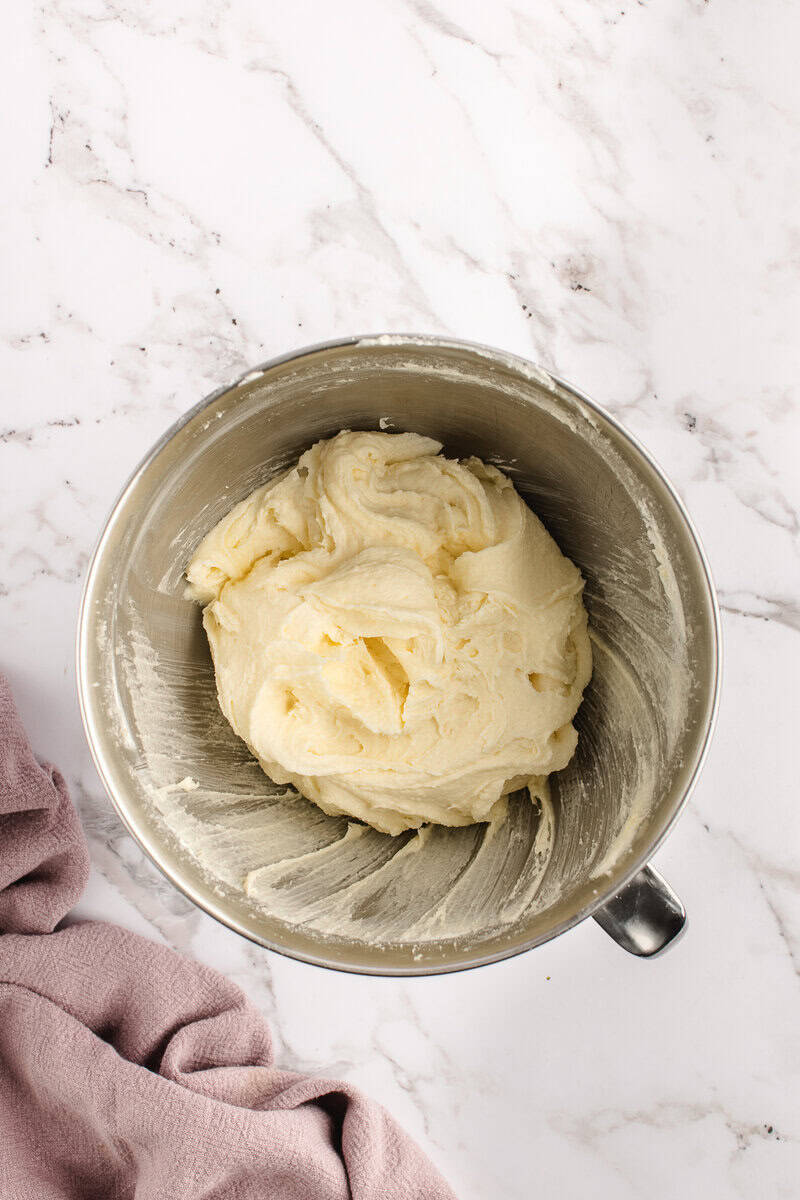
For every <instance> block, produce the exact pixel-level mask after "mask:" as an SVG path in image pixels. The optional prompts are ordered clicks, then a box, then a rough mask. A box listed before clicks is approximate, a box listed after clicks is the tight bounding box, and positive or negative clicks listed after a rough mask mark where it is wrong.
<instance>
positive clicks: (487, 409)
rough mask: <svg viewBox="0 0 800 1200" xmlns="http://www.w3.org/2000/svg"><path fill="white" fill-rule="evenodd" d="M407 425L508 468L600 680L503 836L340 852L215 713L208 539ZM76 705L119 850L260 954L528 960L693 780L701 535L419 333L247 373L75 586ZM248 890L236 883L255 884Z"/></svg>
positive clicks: (635, 461) (447, 835) (162, 450)
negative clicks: (531, 949) (195, 596)
mask: <svg viewBox="0 0 800 1200" xmlns="http://www.w3.org/2000/svg"><path fill="white" fill-rule="evenodd" d="M377 428H381V429H387V430H392V431H398V430H413V431H416V432H419V433H423V434H428V435H430V436H432V437H435V438H438V439H439V440H440V441H441V442H442V443H443V445H444V448H445V451H446V453H447V454H449V455H452V456H463V455H468V454H477V455H479V456H480V457H481V458H483V459H485V460H487V461H489V462H493V463H495V464H497V465H499V466H500V467H501V468H502V469H503V470H505V471H506V472H507V473H508V474H509V475H510V476H511V478H512V479H513V481H514V483H515V485H516V486H517V488H518V489H519V491H520V492H521V494H522V495H523V497H524V498H525V499H526V501H527V502H528V503H529V504H530V505H531V507H532V508H533V509H534V511H535V512H536V513H537V514H538V516H539V517H540V518H541V519H542V521H543V522H544V524H545V525H546V526H547V528H548V529H549V530H550V532H551V533H552V535H553V536H554V537H555V539H556V541H557V542H558V543H559V545H560V546H561V548H562V550H563V551H564V552H565V553H566V554H567V555H569V557H570V558H572V559H573V560H574V561H575V562H576V563H577V564H578V566H579V567H580V568H581V570H582V572H583V574H584V577H585V579H586V591H585V602H586V605H587V608H588V611H589V618H590V625H591V630H592V643H593V653H594V675H593V678H592V682H591V684H590V686H589V689H588V691H587V693H586V696H585V699H584V703H583V705H582V707H581V709H580V711H579V713H578V717H577V720H576V724H577V726H578V729H579V733H580V737H579V743H578V751H577V753H576V755H575V757H574V759H573V761H572V762H571V763H570V765H569V767H568V768H567V769H566V770H565V771H563V772H561V773H560V774H559V775H557V776H554V777H553V778H552V781H551V782H552V804H551V805H549V806H548V805H543V806H536V805H534V804H533V803H531V801H530V800H529V798H528V797H527V794H526V793H521V794H519V795H517V796H516V797H514V798H512V801H511V804H510V815H509V819H508V820H507V821H506V823H505V824H504V825H502V826H501V827H499V828H495V827H492V829H491V830H489V827H487V826H481V825H478V826H472V827H469V828H465V829H431V830H429V831H427V832H426V834H425V835H424V836H423V837H418V836H417V835H415V834H410V833H409V834H404V835H402V836H401V837H399V838H390V837H388V836H386V835H382V834H379V833H376V832H374V831H372V830H370V831H368V832H367V833H366V835H364V836H361V837H359V838H352V837H348V823H347V821H346V820H345V819H344V818H334V817H328V816H326V815H325V814H323V813H322V812H320V811H319V810H318V809H316V808H315V807H314V806H313V805H312V804H310V803H308V802H307V801H305V800H304V799H302V798H300V797H297V796H296V795H295V794H294V793H291V792H287V790H286V789H285V788H280V787H277V786H276V785H274V784H272V783H271V782H270V781H269V780H268V779H267V778H266V777H265V776H264V775H263V773H262V771H261V770H260V768H259V767H258V765H257V764H256V763H255V762H254V760H253V759H252V758H251V756H250V754H249V752H248V751H247V749H246V747H245V746H244V744H243V743H242V742H241V741H240V740H239V739H238V738H237V737H236V736H235V735H234V733H233V732H232V730H231V729H230V727H229V726H228V724H227V722H226V721H225V719H224V717H223V716H222V714H221V712H220V710H219V707H218V704H217V699H216V691H215V686H214V677H213V668H212V664H211V659H210V655H209V651H208V646H207V643H206V639H205V634H204V632H203V629H202V626H201V621H200V611H199V609H198V608H197V607H196V606H195V605H194V604H192V603H190V602H189V601H187V600H186V599H184V596H183V587H184V580H183V570H184V567H185V566H186V563H187V561H188V559H189V558H190V557H191V554H192V551H193V550H194V548H195V546H196V545H197V543H198V542H199V541H200V539H201V538H202V536H203V535H204V534H205V533H206V532H207V530H208V529H209V528H210V527H211V526H212V525H214V524H215V522H216V521H217V520H219V518H220V517H221V516H223V515H224V513H225V512H227V511H228V510H229V509H230V508H231V507H232V506H233V504H235V503H236V502H237V501H238V500H240V499H242V498H243V497H244V496H246V495H247V494H248V493H249V492H250V491H252V490H253V489H254V488H255V487H257V486H258V485H259V484H261V483H264V482H265V481H267V480H268V479H270V478H271V477H273V476H274V475H276V474H277V473H279V472H280V471H282V470H284V469H285V468H286V467H287V466H289V465H291V464H292V463H293V462H294V461H295V460H296V459H297V457H298V456H299V455H300V454H301V453H302V451H303V450H305V449H306V448H307V447H308V446H310V445H311V444H312V443H313V442H315V441H316V440H318V439H319V438H324V437H329V436H331V435H333V434H335V433H337V432H338V431H339V430H341V429H377ZM80 673H81V693H82V702H83V706H84V714H85V718H86V723H87V730H88V732H89V738H90V742H91V744H92V749H93V753H94V755H95V758H96V761H97V764H98V766H99V768H100V771H101V774H102V776H103V778H104V780H105V782H106V786H107V787H108V789H109V792H110V794H111V795H112V797H113V799H114V801H115V803H116V805H117V807H118V810H119V812H120V814H121V815H122V817H123V819H124V820H125V822H126V824H127V825H128V827H129V829H130V830H131V832H133V833H134V835H135V836H136V837H137V838H138V840H139V841H140V842H141V843H142V845H143V846H144V848H145V849H146V850H147V851H148V853H149V854H150V855H151V856H152V857H153V858H154V860H155V861H156V862H157V863H158V865H159V866H160V867H161V868H162V869H163V870H164V871H165V873H166V874H167V875H168V876H169V877H170V878H172V879H173V880H174V882H176V883H177V884H178V885H179V886H180V887H181V888H182V889H183V890H184V891H185V892H186V893H187V894H188V895H189V896H191V898H192V899H194V900H195V901H196V902H197V903H199V904H201V905H202V906H203V907H204V908H206V909H207V910H208V911H209V912H211V913H212V914H213V915H215V916H217V917H219V918H220V919H222V920H224V921H225V922H226V923H227V924H229V925H230V926H232V927H233V928H235V929H237V930H239V931H240V932H242V933H245V934H247V935H248V936H250V937H253V938H254V939H256V940H257V941H259V942H261V943H262V944H264V945H268V946H271V947H273V948H275V949H279V950H282V951H284V952H287V953H290V954H293V955H295V956H297V957H301V958H305V959H308V960H310V961H313V962H320V963H323V964H325V965H330V966H338V967H344V968H348V969H352V970H362V971H376V972H388V973H414V972H420V971H437V970H448V969H453V968H454V967H459V966H467V965H473V964H474V963H476V962H481V961H488V960H491V959H492V958H496V957H500V956H503V955H505V954H508V953H513V952H514V951H515V950H518V949H520V948H524V947H527V946H529V945H533V944H536V943H537V942H540V941H543V940H545V939H546V938H547V937H549V936H552V934H553V933H556V932H559V931H560V930H561V929H563V928H566V927H567V926H568V925H570V924H572V923H574V922H575V921H576V920H578V919H580V917H581V916H583V915H585V913H586V912H587V911H589V910H590V909H591V907H592V906H593V905H596V904H597V903H598V901H599V900H601V899H603V898H606V897H608V896H609V895H610V894H613V892H614V891H615V890H617V887H618V886H619V884H620V883H621V882H622V881H623V880H624V879H625V878H626V877H627V876H628V875H629V874H630V873H631V871H632V870H633V869H635V868H636V867H637V866H638V865H639V863H640V862H641V861H642V860H643V859H644V857H645V856H646V855H647V853H648V852H649V851H650V849H651V848H652V846H653V845H654V844H655V843H656V842H657V841H658V840H659V838H660V837H661V836H662V835H663V833H664V832H665V830H666V829H667V827H668V825H669V823H670V821H671V820H672V819H673V817H674V815H675V813H676V812H677V810H678V808H679V807H680V804H681V802H682V799H683V797H684V795H685V792H686V790H687V787H688V785H689V783H690V781H691V779H692V777H693V774H694V771H695V769H696V767H697V763H698V761H699V758H700V755H701V753H702V749H703V745H704V742H705V737H706V733H707V729H708V724H709V721H710V717H711V713H712V709H713V702H714V692H715V684H716V635H715V622H714V610H713V601H712V599H711V593H710V588H709V583H708V579H707V576H706V573H705V570H704V567H703V562H702V559H701V557H700V554H699V552H698V550H697V546H696V543H695V541H694V539H693V536H692V534H691V531H690V529H689V527H688V525H687V524H686V521H685V518H684V517H683V515H682V512H681V510H680V508H679V506H678V504H677V503H676V501H675V499H674V497H673V495H672V493H671V492H670V490H669V488H668V487H667V486H666V485H665V484H664V482H663V480H662V478H661V477H660V475H659V473H658V472H657V471H656V470H655V469H654V467H653V466H652V465H651V463H650V462H649V460H648V459H647V458H646V457H645V456H644V455H642V454H641V452H640V451H639V450H638V449H637V448H636V447H635V446H634V445H633V443H631V441H630V440H629V439H628V438H627V437H626V436H625V435H624V434H623V433H622V432H621V431H620V430H619V429H618V428H617V427H616V426H615V425H614V424H613V423H612V422H610V421H609V420H608V419H607V418H606V417H605V416H604V415H603V414H601V413H599V412H598V411H597V410H595V409H594V408H592V407H591V406H589V405H588V404H587V403H586V402H585V401H583V400H582V399H581V398H580V397H579V396H577V395H576V394H575V393H574V392H572V391H571V390H570V389H568V388H566V387H565V386H563V385H561V384H558V383H556V382H555V381H553V380H552V379H551V378H550V377H549V376H546V375H544V374H543V373H541V372H538V371H536V370H535V369H534V368H532V367H531V366H530V365H528V364H524V363H522V362H520V360H514V359H510V358H507V357H506V356H503V355H500V354H499V353H493V352H485V351H482V350H481V349H479V348H475V347H465V346H462V345H459V344H448V343H442V342H434V341H426V340H425V339H390V338H387V339H380V338H378V339H362V340H361V341H359V342H354V343H347V344H342V345H337V346H330V347H323V348H321V349H318V350H314V351H309V352H306V353H304V354H302V355H300V356H298V357H295V358H291V359H287V360H284V361H282V362H279V363H276V364H273V365H271V366H268V367H267V368H265V369H264V370H263V371H258V372H253V373H251V375H250V376H247V377H245V379H244V380H243V381H241V382H240V383H239V384H238V385H236V386H234V387H232V388H231V389H229V390H227V391H225V392H223V393H221V394H218V395H217V396H216V397H213V398H212V399H211V400H210V401H209V402H207V403H206V404H205V405H204V406H200V407H199V408H198V409H197V410H195V411H194V412H193V413H190V414H189V415H188V417H187V418H186V419H185V420H184V421H183V422H182V423H181V424H180V425H179V426H178V427H176V428H175V429H174V430H172V431H170V433H169V434H168V435H167V437H166V438H165V439H164V440H163V441H162V443H161V444H160V445H159V446H158V447H156V449H155V450H154V452H153V453H152V454H151V456H150V457H149V458H148V460H146V461H145V463H144V464H142V466H141V467H140V468H139V470H138V472H137V473H136V475H135V476H134V478H133V480H132V481H131V483H130V484H129V486H128V488H127V489H126V491H125V493H124V494H123V496H122V497H121V499H120V501H119V503H118V505H117V507H116V508H115V510H114V513H113V514H112V518H111V520H110V522H109V525H108V526H107V529H106V531H105V534H104V536H103V539H102V540H101V544H100V546H99V548H98V552H97V555H96V557H95V560H94V563H93V566H92V569H91V571H90V576H89V580H88V583H87V592H86V596H85V602H84V610H83V615H82V629H81V644H80ZM245 881H246V886H245Z"/></svg>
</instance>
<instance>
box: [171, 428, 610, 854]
mask: <svg viewBox="0 0 800 1200" xmlns="http://www.w3.org/2000/svg"><path fill="white" fill-rule="evenodd" d="M440 450H441V446H440V445H439V443H438V442H435V441H432V440H431V439H430V438H425V437H420V436H419V435H417V434H413V433H403V434H388V433H340V434H339V435H338V436H337V437H335V438H331V439H330V440H328V441H323V442H317V444H316V445H315V446H312V447H311V449H310V450H308V451H306V453H305V454H304V455H303V456H302V458H301V459H300V461H299V463H298V464H297V466H296V467H294V468H293V469H292V470H291V471H289V472H288V473H287V474H285V475H283V476H282V477H281V478H280V479H278V480H275V481H273V482H272V483H269V484H267V485H266V486H264V487H262V488H259V489H258V490H257V491H255V492H253V494H252V495H251V496H249V497H248V498H247V499H246V500H243V501H242V502H241V503H240V504H238V505H237V506H236V507H235V508H234V509H233V511H232V512H230V513H229V514H228V516H226V517H225V518H224V519H223V520H222V521H220V522H219V524H218V525H217V526H215V528H214V529H212V530H211V532H210V533H209V534H208V535H207V536H206V537H205V538H204V540H203V541H202V542H201V544H200V546H199V548H198V550H197V551H196V553H195V555H194V557H193V559H192V561H191V563H190V565H189V568H188V570H187V576H188V579H189V593H190V595H191V596H192V597H193V598H194V599H196V600H197V601H198V602H199V603H201V604H202V605H204V606H205V611H204V613H203V623H204V625H205V628H206V631H207V633H208V640H209V642H210V644H211V652H212V655H213V658H214V666H215V669H216V677H217V688H218V691H219V700H220V705H221V707H222V711H223V712H224V714H225V716H226V717H227V718H228V720H229V721H230V723H231V725H232V726H233V728H234V729H235V731H236V732H237V733H238V734H239V736H240V737H242V738H244V740H245V741H246V742H247V744H248V746H249V747H250V748H251V750H252V751H253V753H254V754H255V755H256V757H257V758H258V759H259V761H260V763H261V765H262V767H263V768H264V770H265V771H266V773H267V774H268V775H269V776H270V777H271V778H272V779H274V780H275V781H276V782H277V783H281V784H283V783H291V784H294V786H295V787H296V788H297V789H298V790H299V791H300V792H302V794H303V795H304V796H307V797H308V798H309V799H310V800H313V801H314V802H315V803H316V804H318V805H319V807H320V808H322V809H324V811H325V812H327V813H334V814H339V813H345V814H347V815H350V816H353V817H358V818H359V819H360V820H362V821H366V822H367V823H368V824H370V825H372V826H374V827H375V828H376V829H379V830H382V831H384V832H386V833H391V834H397V833H400V832H402V830H404V829H409V828H416V827H418V826H420V825H422V824H424V823H425V822H435V823H437V824H441V825H468V824H471V823H472V822H474V821H486V820H489V819H491V816H492V812H493V810H495V811H496V806H497V805H498V801H500V800H501V798H502V797H503V796H505V795H507V794H508V793H509V792H511V791H513V790H515V789H516V788H519V787H522V786H523V785H524V784H526V783H528V782H529V781H530V780H533V781H534V786H535V783H536V780H537V779H539V778H540V777H541V776H545V775H548V774H549V773H550V772H551V771H557V770H559V769H560V768H562V767H564V766H566V764H567V763H568V762H569V760H570V758H571V757H572V754H573V752H574V750H575V746H576V742H577V734H576V732H575V729H574V728H573V726H572V723H571V722H572V718H573V717H574V715H575V712H576V710H577V708H578V705H579V704H580V701H581V695H582V692H583V689H584V688H585V686H586V684H587V683H588V681H589V676H590V674H591V650H590V646H589V638H588V634H587V628H586V612H585V610H584V607H583V604H582V601H581V591H582V587H583V580H582V579H581V575H580V572H579V571H578V569H577V568H576V567H575V566H574V565H573V563H571V562H570V561H569V559H567V558H565V557H564V555H563V554H562V553H561V552H560V550H559V549H558V547H557V546H556V544H555V542H554V541H553V540H552V538H551V537H550V536H549V534H548V533H547V532H546V531H545V529H544V527H543V526H542V524H541V522H540V521H539V520H538V519H537V518H536V517H535V516H534V515H533V513H532V512H531V511H530V509H529V508H527V506H526V505H525V504H524V503H523V501H522V499H521V498H520V496H519V495H518V493H517V492H516V491H515V490H514V488H513V486H512V484H511V483H510V481H509V480H508V479H507V478H506V476H504V475H502V474H501V473H500V471H498V470H496V469H495V468H494V467H490V466H487V465H486V464H484V463H482V462H481V461H480V460H478V459H476V458H470V459H467V460H466V461H464V462H456V461H454V460H452V459H448V458H444V457H442V455H441V454H440V453H439V451H440Z"/></svg>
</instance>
